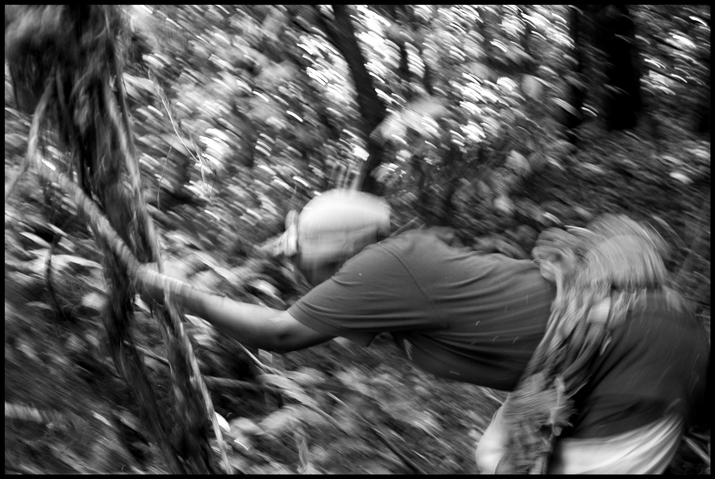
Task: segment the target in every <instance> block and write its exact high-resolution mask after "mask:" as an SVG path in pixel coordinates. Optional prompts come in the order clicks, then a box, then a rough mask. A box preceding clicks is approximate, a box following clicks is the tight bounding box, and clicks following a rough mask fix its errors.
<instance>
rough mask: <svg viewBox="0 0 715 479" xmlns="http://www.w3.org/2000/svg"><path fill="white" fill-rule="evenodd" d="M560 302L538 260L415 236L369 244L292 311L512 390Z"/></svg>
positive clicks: (431, 366)
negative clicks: (388, 336) (383, 338)
mask: <svg viewBox="0 0 715 479" xmlns="http://www.w3.org/2000/svg"><path fill="white" fill-rule="evenodd" d="M554 295H555V290H554V289H553V288H551V287H550V285H549V284H548V283H547V282H546V281H545V280H544V279H543V278H542V277H541V275H540V273H539V270H538V268H537V267H536V266H535V265H534V264H533V263H532V262H530V261H517V260H514V259H511V258H508V257H506V256H503V255H499V254H495V255H484V254H479V253H476V252H474V251H471V250H469V249H467V248H452V247H450V246H449V245H448V244H447V243H445V242H444V241H442V240H441V239H440V238H439V237H438V235H437V234H436V233H433V232H431V231H412V232H407V233H404V234H402V235H399V236H396V237H393V238H390V239H388V240H385V241H382V242H380V243H378V244H375V245H372V246H369V247H368V248H366V249H365V250H363V251H362V252H361V253H360V254H358V255H356V256H355V257H354V258H352V259H351V260H350V261H348V262H347V263H346V264H345V265H344V266H343V268H342V269H341V270H340V271H339V272H338V273H337V274H335V275H334V276H333V277H332V278H331V279H329V280H328V281H325V282H324V283H322V284H320V285H318V286H317V287H315V288H314V289H313V290H312V291H310V292H309V293H308V294H307V295H305V296H304V297H303V298H302V299H301V300H299V301H298V302H296V303H295V304H294V305H293V306H292V307H291V308H290V309H289V313H290V314H291V315H292V316H293V317H294V318H296V319H297V320H298V321H300V322H301V323H303V324H305V325H307V326H309V327H311V328H313V329H315V330H317V331H320V332H323V333H326V334H331V335H335V336H343V337H346V338H348V339H351V340H353V341H355V342H357V343H359V344H361V345H365V346H366V345H368V344H369V343H370V341H372V339H373V338H374V337H375V336H376V335H377V334H378V333H381V332H390V333H392V335H393V336H394V337H395V339H396V341H397V344H398V345H399V346H400V347H401V348H402V349H403V351H405V353H406V354H407V356H408V357H409V358H410V359H411V360H412V361H413V362H414V363H415V364H417V365H418V366H419V367H420V368H422V369H424V370H426V371H427V372H430V373H433V374H435V375H437V376H441V377H448V378H452V379H457V380H460V381H465V382H471V383H474V384H478V385H480V386H486V387H492V388H496V389H501V390H511V389H512V388H513V387H514V386H515V385H516V383H517V381H518V380H519V377H520V376H521V373H522V372H523V370H524V368H525V367H526V363H527V362H528V361H529V359H530V358H531V355H532V354H533V352H534V349H535V348H536V346H537V345H538V344H539V341H541V338H542V336H543V334H544V331H545V328H546V323H547V321H548V319H549V313H550V308H551V302H552V301H553V299H554Z"/></svg>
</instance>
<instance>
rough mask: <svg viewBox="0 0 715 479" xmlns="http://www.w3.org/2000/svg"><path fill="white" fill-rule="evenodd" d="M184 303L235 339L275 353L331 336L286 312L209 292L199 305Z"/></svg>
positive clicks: (318, 342)
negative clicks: (306, 324) (213, 294)
mask: <svg viewBox="0 0 715 479" xmlns="http://www.w3.org/2000/svg"><path fill="white" fill-rule="evenodd" d="M186 306H187V308H188V309H190V310H192V311H193V312H194V313H195V314H196V315H197V316H200V317H202V318H204V319H205V320H206V321H208V322H209V323H211V324H213V325H214V326H215V327H216V329H218V330H219V331H221V332H223V333H225V334H228V335H229V336H231V337H233V338H234V339H236V340H237V341H240V342H241V343H243V344H246V345H248V346H253V347H257V348H261V349H265V350H269V351H275V352H278V353H285V352H288V351H294V350H296V349H304V348H308V347H310V346H315V345H316V344H320V343H323V342H325V341H328V340H330V339H332V338H333V336H330V335H327V334H323V333H320V332H318V331H316V330H314V329H311V328H309V327H308V326H305V325H304V324H303V323H301V322H299V321H298V320H296V319H295V318H294V317H293V316H291V315H290V313H288V311H281V310H277V309H272V308H267V307H264V306H258V305H255V304H248V303H240V302H238V301H234V300H231V299H228V298H222V297H219V296H212V295H207V297H206V298H204V300H203V301H201V302H200V303H199V304H196V305H192V304H187V305H186Z"/></svg>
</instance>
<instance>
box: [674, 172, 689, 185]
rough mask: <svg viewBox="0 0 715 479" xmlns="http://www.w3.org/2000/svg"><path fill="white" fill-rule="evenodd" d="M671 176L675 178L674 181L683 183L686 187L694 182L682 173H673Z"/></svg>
mask: <svg viewBox="0 0 715 479" xmlns="http://www.w3.org/2000/svg"><path fill="white" fill-rule="evenodd" d="M669 176H670V177H671V178H673V179H674V180H678V181H679V182H681V183H682V184H684V185H689V184H691V183H692V182H693V180H691V179H690V177H688V176H687V175H686V174H684V173H681V172H679V171H672V172H671V173H670V175H669Z"/></svg>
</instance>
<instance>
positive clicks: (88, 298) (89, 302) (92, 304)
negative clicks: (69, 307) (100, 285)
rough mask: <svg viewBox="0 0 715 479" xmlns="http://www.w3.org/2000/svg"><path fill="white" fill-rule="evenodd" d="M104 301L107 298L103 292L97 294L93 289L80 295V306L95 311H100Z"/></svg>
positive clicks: (104, 303) (105, 301)
mask: <svg viewBox="0 0 715 479" xmlns="http://www.w3.org/2000/svg"><path fill="white" fill-rule="evenodd" d="M106 303H107V298H106V297H105V296H104V295H103V294H99V293H96V292H94V291H92V292H90V293H87V294H85V295H84V296H83V297H82V306H85V307H87V308H91V309H93V310H94V311H97V312H100V311H102V310H103V309H104V306H105V305H106Z"/></svg>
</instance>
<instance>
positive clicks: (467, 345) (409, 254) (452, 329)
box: [289, 230, 708, 460]
mask: <svg viewBox="0 0 715 479" xmlns="http://www.w3.org/2000/svg"><path fill="white" fill-rule="evenodd" d="M554 297H555V289H554V287H553V286H552V285H551V284H550V283H548V282H547V281H546V280H544V279H543V278H542V277H541V274H540V273H539V269H538V267H536V265H534V264H533V263H532V262H530V261H517V260H513V259H511V258H507V257H506V256H503V255H482V254H479V253H475V252H473V251H471V250H469V249H466V248H453V247H451V246H450V245H449V244H447V243H445V242H444V241H442V238H440V236H439V235H438V234H436V233H435V232H432V231H424V230H419V231H413V232H408V233H404V234H402V235H399V236H397V237H393V238H390V239H388V240H385V241H383V242H381V243H378V244H376V245H372V246H370V247H368V248H366V249H365V250H363V251H362V252H361V253H359V254H358V255H357V256H355V257H354V258H352V259H351V260H350V261H348V262H347V263H346V264H345V265H344V267H343V268H342V269H341V270H340V271H339V272H338V273H337V274H336V275H334V276H333V277H332V278H331V279H329V280H328V281H326V282H324V283H322V284H321V285H319V286H317V287H316V288H315V289H314V290H312V291H311V292H310V293H308V294H307V295H306V296H305V297H304V298H302V299H301V300H300V301H298V302H297V303H296V304H295V305H294V306H293V307H291V308H290V310H289V312H290V314H291V315H292V316H293V317H295V318H296V319H297V320H298V321H300V322H302V323H304V324H305V325H307V326H309V327H311V328H314V329H316V330H319V331H321V332H324V333H327V334H331V335H337V336H343V337H347V338H348V339H351V340H353V341H356V342H358V343H360V344H362V345H368V344H369V343H370V341H371V340H372V338H373V337H374V336H375V335H376V334H378V333H380V332H391V333H392V335H393V336H394V337H395V339H396V341H397V344H398V345H399V346H400V347H401V348H402V349H403V350H404V352H405V353H406V355H407V356H408V358H409V359H410V360H411V361H412V362H414V363H415V364H416V365H418V366H419V367H420V368H422V369H424V370H426V371H428V372H431V373H433V374H435V375H437V376H440V377H446V378H451V379H456V380H460V381H465V382H470V383H474V384H478V385H481V386H486V387H492V388H496V389H502V390H508V391H510V390H512V389H513V388H514V387H515V385H516V383H517V381H518V379H519V378H520V377H521V374H522V372H523V370H524V368H525V366H526V364H527V362H528V361H529V359H530V357H531V355H532V354H533V351H534V350H535V348H536V346H537V345H538V343H539V342H540V341H541V338H542V337H543V334H544V332H545V328H546V323H547V321H548V317H549V314H550V308H551V303H552V301H553V299H554ZM646 305H647V306H646V307H645V308H644V309H641V310H637V311H633V312H631V313H630V314H629V315H628V318H627V321H626V324H625V325H623V326H622V327H620V328H619V329H617V330H616V331H615V332H614V334H613V335H612V338H611V341H610V343H609V344H608V345H607V347H606V348H605V349H604V351H603V353H602V354H601V355H600V356H599V357H598V358H597V360H596V364H594V373H593V376H592V379H591V381H590V382H589V384H588V386H587V387H586V388H584V389H583V390H582V391H581V392H580V393H579V394H578V396H577V398H576V399H577V408H578V414H577V416H576V417H575V418H574V422H573V424H574V427H573V428H570V429H567V430H565V431H564V433H563V438H564V441H560V442H568V441H583V440H596V441H600V440H601V439H604V438H608V437H612V436H614V435H618V434H619V433H623V432H624V431H632V430H637V429H638V428H639V427H642V426H644V425H648V424H650V423H652V422H653V421H655V420H657V419H659V418H661V417H662V416H663V415H665V414H670V413H672V415H673V417H675V418H676V419H677V425H676V426H677V427H678V428H681V429H682V427H683V426H682V421H684V420H686V415H687V411H689V410H690V409H691V406H692V403H693V401H695V400H696V399H697V397H698V396H699V394H700V391H701V390H702V387H703V384H704V378H700V377H699V375H700V371H703V372H704V370H705V368H704V364H706V362H707V357H708V350H707V344H706V341H705V338H704V336H703V334H702V331H701V330H700V329H699V326H698V325H697V323H696V322H695V320H694V318H693V317H692V315H689V314H687V313H684V312H677V311H674V310H672V308H670V307H668V305H667V304H665V303H664V302H663V301H661V299H660V298H659V297H653V298H652V300H649V301H647V302H646ZM681 429H679V431H680V430H681ZM678 437H679V436H678ZM557 459H558V458H557ZM562 459H564V458H562ZM564 460H565V459H564Z"/></svg>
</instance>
